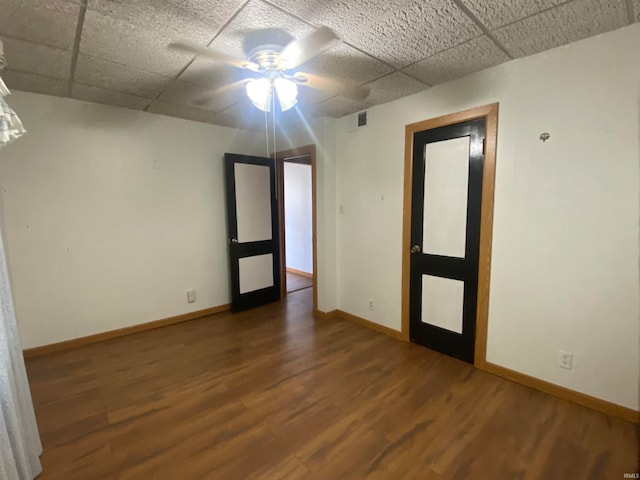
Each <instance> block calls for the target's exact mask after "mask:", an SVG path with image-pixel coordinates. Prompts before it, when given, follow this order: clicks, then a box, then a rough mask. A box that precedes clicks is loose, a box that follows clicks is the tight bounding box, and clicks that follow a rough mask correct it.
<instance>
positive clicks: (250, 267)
mask: <svg viewBox="0 0 640 480" xmlns="http://www.w3.org/2000/svg"><path fill="white" fill-rule="evenodd" d="M238 264H239V265H238V266H239V273H240V275H239V276H240V293H248V292H254V291H256V290H261V289H263V288H267V287H272V286H273V284H274V282H273V255H272V254H271V253H268V254H265V255H256V256H255V257H243V258H239V259H238Z"/></svg>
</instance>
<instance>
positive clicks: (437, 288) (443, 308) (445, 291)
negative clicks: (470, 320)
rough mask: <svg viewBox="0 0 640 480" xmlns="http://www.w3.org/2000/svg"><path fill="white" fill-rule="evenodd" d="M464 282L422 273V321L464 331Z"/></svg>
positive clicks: (458, 331) (453, 330)
mask: <svg viewBox="0 0 640 480" xmlns="http://www.w3.org/2000/svg"><path fill="white" fill-rule="evenodd" d="M463 300H464V282H462V281H460V280H452V279H450V278H442V277H434V276H432V275H422V322H423V323H428V324H429V325H435V326H436V327H440V328H446V329H447V330H451V331H452V332H456V333H462V305H463Z"/></svg>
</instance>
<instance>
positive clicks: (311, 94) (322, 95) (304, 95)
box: [298, 85, 334, 108]
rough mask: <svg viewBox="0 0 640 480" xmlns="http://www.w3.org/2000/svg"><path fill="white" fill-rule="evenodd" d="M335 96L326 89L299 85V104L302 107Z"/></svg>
mask: <svg viewBox="0 0 640 480" xmlns="http://www.w3.org/2000/svg"><path fill="white" fill-rule="evenodd" d="M333 96H334V94H333V93H330V92H327V91H325V90H317V89H315V88H310V87H306V86H304V85H298V105H299V106H300V107H301V108H308V107H309V106H311V105H315V104H316V103H319V102H322V101H324V100H327V99H329V98H331V97H333Z"/></svg>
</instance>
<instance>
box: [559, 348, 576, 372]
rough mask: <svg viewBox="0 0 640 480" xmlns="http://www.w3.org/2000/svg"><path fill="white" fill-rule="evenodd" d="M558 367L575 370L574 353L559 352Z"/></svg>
mask: <svg viewBox="0 0 640 480" xmlns="http://www.w3.org/2000/svg"><path fill="white" fill-rule="evenodd" d="M558 366H559V367H560V368H566V369H567V370H571V369H573V353H569V352H563V351H562V350H560V352H558Z"/></svg>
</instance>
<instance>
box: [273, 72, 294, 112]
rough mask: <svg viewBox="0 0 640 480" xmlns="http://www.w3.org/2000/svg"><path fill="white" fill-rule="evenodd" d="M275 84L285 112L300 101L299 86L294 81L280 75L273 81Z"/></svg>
mask: <svg viewBox="0 0 640 480" xmlns="http://www.w3.org/2000/svg"><path fill="white" fill-rule="evenodd" d="M273 86H274V88H275V90H276V94H277V96H278V102H280V108H281V109H282V111H283V112H284V111H286V110H289V109H290V108H291V107H293V106H294V105H295V104H296V103H298V87H297V85H296V83H295V82H294V81H292V80H289V79H288V78H282V77H279V78H276V79H275V80H274V81H273Z"/></svg>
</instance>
